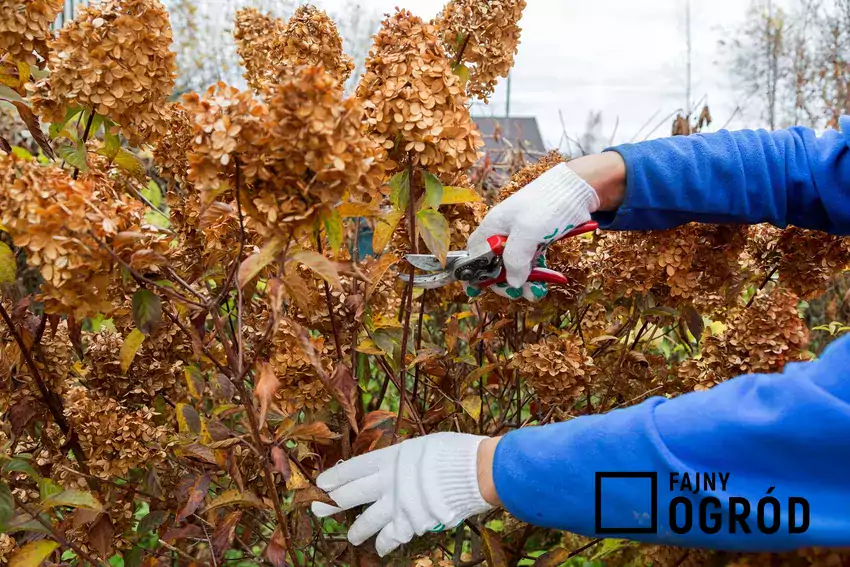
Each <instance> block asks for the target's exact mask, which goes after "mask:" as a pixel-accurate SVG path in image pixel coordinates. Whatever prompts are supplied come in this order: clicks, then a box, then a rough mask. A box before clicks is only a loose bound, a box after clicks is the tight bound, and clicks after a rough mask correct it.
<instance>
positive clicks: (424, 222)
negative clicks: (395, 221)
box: [416, 209, 450, 266]
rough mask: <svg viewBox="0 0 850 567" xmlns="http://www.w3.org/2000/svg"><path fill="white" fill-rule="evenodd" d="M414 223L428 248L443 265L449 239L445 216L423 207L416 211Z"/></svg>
mask: <svg viewBox="0 0 850 567" xmlns="http://www.w3.org/2000/svg"><path fill="white" fill-rule="evenodd" d="M416 223H417V225H418V228H419V232H420V234H422V240H424V241H425V245H426V246H428V250H430V251H431V253H432V254H433V255H434V256H436V257H437V259H439V260H440V263H441V264H442V265H443V266H445V265H446V258H447V256H448V254H449V240H450V233H449V223H448V221H446V218H445V217H444V216H443V215H441V214H440V213H439V212H437V211H435V210H434V209H424V210H422V211H419V212H418V213H416Z"/></svg>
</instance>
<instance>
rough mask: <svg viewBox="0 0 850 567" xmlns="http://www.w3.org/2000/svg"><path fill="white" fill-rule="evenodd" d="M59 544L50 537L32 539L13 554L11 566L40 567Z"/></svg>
mask: <svg viewBox="0 0 850 567" xmlns="http://www.w3.org/2000/svg"><path fill="white" fill-rule="evenodd" d="M57 547H59V544H58V543H56V542H55V541H52V540H49V539H40V540H38V541H31V542H29V543H28V544H26V545H25V546H23V547H22V548H21V549H19V550H18V552H17V553H16V554H15V555H13V556H12V559H11V561H9V567H39V565H41V564H42V562H44V560H45V559H47V558H48V557H50V554H51V553H53V552H54V551H55V550H56V548H57Z"/></svg>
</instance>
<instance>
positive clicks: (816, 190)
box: [568, 118, 850, 235]
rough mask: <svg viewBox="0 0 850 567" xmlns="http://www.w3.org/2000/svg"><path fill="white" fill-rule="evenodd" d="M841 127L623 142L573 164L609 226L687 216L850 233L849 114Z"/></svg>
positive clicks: (663, 222)
mask: <svg viewBox="0 0 850 567" xmlns="http://www.w3.org/2000/svg"><path fill="white" fill-rule="evenodd" d="M841 126H842V129H843V130H844V133H842V132H838V131H835V130H829V131H827V132H826V133H824V134H823V135H822V136H820V137H819V136H818V135H817V134H816V133H815V132H814V131H813V130H811V129H808V128H802V127H795V128H790V129H787V130H779V131H776V132H767V131H765V130H758V131H753V130H742V131H737V132H729V131H725V130H724V131H720V132H716V133H712V134H694V135H691V136H675V137H671V138H663V139H658V140H650V141H645V142H640V143H636V144H624V145H621V146H616V147H613V148H609V150H607V151H606V152H604V153H602V154H599V155H594V156H587V157H583V158H578V159H576V160H573V161H571V162H569V164H568V166H569V167H570V168H571V169H573V170H574V171H576V172H577V173H578V174H579V175H580V176H581V177H583V178H584V179H585V180H587V181H588V183H589V184H590V185H591V186H593V187H594V188H595V189H596V191H597V193H598V195H599V197H600V207H599V210H598V211H596V212H595V213H594V215H593V218H594V220H597V221H599V222H600V226H601V228H603V229H607V230H657V229H668V228H673V227H676V226H679V225H682V224H685V223H688V222H704V223H713V224H758V223H770V224H773V225H775V226H778V227H780V228H784V227H785V226H787V225H796V226H799V227H801V228H808V229H816V230H822V231H825V232H829V233H832V234H838V235H846V234H850V151H848V145H847V138H846V135H847V132H848V131H850V118H842V119H841Z"/></svg>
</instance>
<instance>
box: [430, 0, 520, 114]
mask: <svg viewBox="0 0 850 567" xmlns="http://www.w3.org/2000/svg"><path fill="white" fill-rule="evenodd" d="M525 5H526V3H525V0H451V2H449V3H448V4H447V5H446V7H445V8H443V11H442V12H441V13H440V15H439V16H438V17H437V20H436V25H437V27H438V28H439V29H440V36H441V38H442V40H443V45H444V46H445V48H446V51H447V52H448V54H449V56H450V57H451V58H452V59H453V60H455V61H458V62H459V63H463V64H465V65H466V66H467V68H468V69H469V83H467V86H466V89H467V92H468V93H469V95H470V96H477V97H478V98H480V99H481V100H483V101H484V102H487V99H488V97H489V96H490V95H492V94H493V90H494V89H495V88H496V82H497V81H498V80H499V78H500V77H507V76H508V73H510V70H511V68H512V67H513V66H514V56H515V55H516V53H517V50H518V47H519V39H520V33H521V32H522V30H521V28H520V27H519V20H520V19H521V18H522V11H523V10H524V9H525Z"/></svg>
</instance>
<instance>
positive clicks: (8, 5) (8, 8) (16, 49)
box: [0, 0, 65, 65]
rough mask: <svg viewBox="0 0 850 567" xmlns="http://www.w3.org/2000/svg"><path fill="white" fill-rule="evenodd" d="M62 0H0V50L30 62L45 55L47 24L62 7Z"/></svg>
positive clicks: (48, 33)
mask: <svg viewBox="0 0 850 567" xmlns="http://www.w3.org/2000/svg"><path fill="white" fill-rule="evenodd" d="M64 5H65V2H64V0H23V1H21V0H0V53H3V52H4V51H5V52H7V53H8V54H9V55H11V56H12V57H13V58H15V59H17V60H18V61H25V62H27V63H29V64H30V65H35V64H37V63H39V62H40V61H39V59H38V58H37V57H36V54H38V55H39V57H41V62H43V61H45V60H46V59H47V58H48V54H49V49H48V42H49V41H50V39H51V38H52V37H53V32H52V31H51V30H50V24H51V23H53V20H55V19H56V16H58V15H59V12H61V11H62V8H63V7H64Z"/></svg>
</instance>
